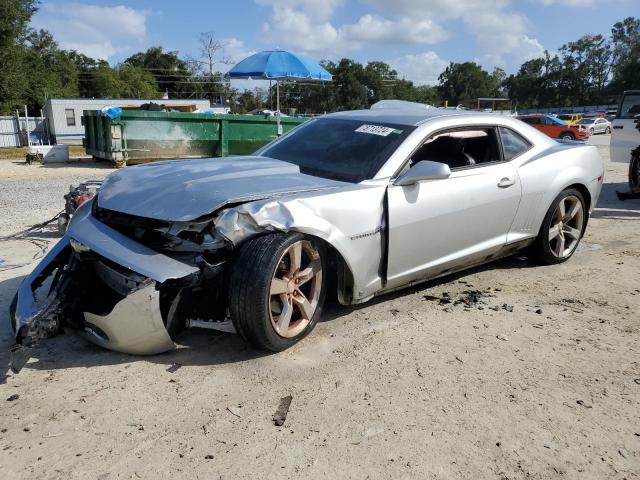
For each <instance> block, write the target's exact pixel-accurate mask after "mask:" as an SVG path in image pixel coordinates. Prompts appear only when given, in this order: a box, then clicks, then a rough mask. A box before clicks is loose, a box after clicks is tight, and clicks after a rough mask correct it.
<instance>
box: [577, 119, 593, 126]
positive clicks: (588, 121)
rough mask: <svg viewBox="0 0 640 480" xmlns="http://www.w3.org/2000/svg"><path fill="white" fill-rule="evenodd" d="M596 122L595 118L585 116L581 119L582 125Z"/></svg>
mask: <svg viewBox="0 0 640 480" xmlns="http://www.w3.org/2000/svg"><path fill="white" fill-rule="evenodd" d="M593 122H594V119H593V118H583V119H582V120H580V122H578V123H580V125H591V124H592V123H593Z"/></svg>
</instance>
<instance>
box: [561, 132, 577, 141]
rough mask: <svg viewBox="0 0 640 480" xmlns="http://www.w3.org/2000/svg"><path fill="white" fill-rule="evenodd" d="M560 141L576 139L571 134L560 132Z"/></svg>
mask: <svg viewBox="0 0 640 480" xmlns="http://www.w3.org/2000/svg"><path fill="white" fill-rule="evenodd" d="M560 139H561V140H575V139H576V137H575V136H574V135H573V133H571V132H562V134H560Z"/></svg>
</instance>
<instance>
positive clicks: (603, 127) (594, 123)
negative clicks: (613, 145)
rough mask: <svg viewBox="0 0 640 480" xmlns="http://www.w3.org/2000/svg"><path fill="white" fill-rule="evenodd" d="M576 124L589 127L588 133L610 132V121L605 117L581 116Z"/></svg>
mask: <svg viewBox="0 0 640 480" xmlns="http://www.w3.org/2000/svg"><path fill="white" fill-rule="evenodd" d="M576 125H580V126H581V127H583V128H587V129H589V134H590V135H595V134H596V133H606V134H607V135H608V134H610V133H611V122H610V121H609V120H607V119H606V118H582V120H580V121H579V122H578V123H577V124H576Z"/></svg>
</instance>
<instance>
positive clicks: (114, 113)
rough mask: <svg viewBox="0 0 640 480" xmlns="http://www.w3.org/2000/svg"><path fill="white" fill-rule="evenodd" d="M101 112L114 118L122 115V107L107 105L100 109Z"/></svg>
mask: <svg viewBox="0 0 640 480" xmlns="http://www.w3.org/2000/svg"><path fill="white" fill-rule="evenodd" d="M100 113H102V115H103V116H105V117H109V118H110V119H111V120H114V119H116V118H118V117H119V116H120V115H122V109H121V108H120V107H113V106H106V107H102V108H101V109H100Z"/></svg>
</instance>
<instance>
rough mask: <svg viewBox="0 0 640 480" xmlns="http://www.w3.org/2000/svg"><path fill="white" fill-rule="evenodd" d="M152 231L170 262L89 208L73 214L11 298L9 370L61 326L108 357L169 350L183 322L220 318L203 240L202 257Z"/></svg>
mask: <svg viewBox="0 0 640 480" xmlns="http://www.w3.org/2000/svg"><path fill="white" fill-rule="evenodd" d="M94 210H95V209H94ZM94 213H95V212H94ZM114 227H115V228H114ZM157 227H158V228H157V229H156V230H153V235H154V238H153V239H152V240H153V241H160V239H161V238H164V241H166V242H168V243H167V244H166V245H165V247H167V248H169V247H170V249H171V252H172V253H171V255H167V254H165V253H163V252H162V251H161V250H159V249H157V248H151V247H150V246H147V244H146V243H149V242H151V240H149V239H148V238H144V242H145V243H142V242H141V241H137V240H136V239H135V235H133V236H134V238H131V236H128V235H125V233H127V234H129V233H131V232H124V233H123V232H121V231H119V230H118V225H117V223H113V222H111V221H108V222H104V221H100V220H99V219H98V218H97V215H93V214H92V212H91V202H88V203H87V204H85V205H83V206H82V207H80V208H79V209H78V211H77V212H76V214H75V215H74V218H73V220H72V222H71V224H70V226H69V229H68V231H67V233H66V234H65V236H64V237H63V238H62V239H61V240H60V241H59V242H58V243H57V244H56V245H55V246H54V247H53V248H52V249H51V251H50V252H49V253H48V254H47V255H46V256H45V257H44V259H43V260H42V261H41V262H40V264H39V265H38V266H37V267H36V268H35V269H34V270H33V272H32V273H31V274H30V275H28V276H27V277H26V278H25V279H24V280H23V282H22V283H21V285H20V287H19V289H18V292H17V293H16V296H15V298H14V301H13V303H12V306H11V321H12V326H13V329H14V332H15V338H16V344H15V345H14V347H13V348H12V351H11V357H10V362H11V364H10V367H11V369H12V371H14V372H16V373H17V372H18V371H20V369H21V368H22V367H23V366H24V365H25V363H26V362H27V361H28V359H29V358H30V356H31V351H32V349H33V347H34V346H36V345H37V344H38V343H39V342H40V341H41V340H43V339H45V338H47V337H51V336H53V335H55V334H56V333H58V332H60V331H61V329H62V328H63V327H66V328H70V329H73V330H75V331H77V332H79V333H80V335H81V336H83V337H85V338H86V339H88V340H90V341H91V342H93V343H96V344H98V345H100V346H102V347H105V348H108V349H111V350H115V351H119V352H123V353H129V354H143V355H150V354H156V353H160V352H164V351H167V350H170V349H172V348H173V347H174V343H173V339H172V337H174V336H175V335H176V334H177V333H178V331H179V330H180V329H181V327H184V325H185V321H186V319H187V318H224V316H225V312H224V311H221V309H224V308H226V307H225V306H224V302H221V301H217V300H219V299H222V297H223V296H224V285H223V283H222V275H221V274H222V272H223V269H224V265H225V261H217V262H216V261H214V260H215V259H214V257H212V256H209V257H208V258H205V256H203V254H202V248H203V247H202V243H203V241H204V239H202V238H198V240H199V241H200V243H199V245H200V250H201V251H199V252H198V251H196V252H195V253H194V251H193V250H197V249H194V248H191V247H193V245H191V240H190V239H185V240H184V242H182V241H180V237H177V236H176V237H172V235H171V234H170V233H168V231H167V229H164V228H162V226H157ZM133 228H134V229H135V228H140V227H133ZM169 228H170V227H169ZM194 228H195V227H194ZM184 230H185V231H186V232H187V234H188V235H192V234H195V233H193V232H190V231H189V228H188V226H187V227H185V228H184ZM192 230H193V228H192ZM196 230H197V228H196ZM140 231H141V232H142V231H144V232H145V234H149V232H151V230H144V229H140ZM200 234H201V233H200ZM171 238H174V240H173V243H171ZM211 242H213V243H215V241H214V239H210V242H209V243H207V242H206V241H205V242H204V245H205V246H206V247H212V246H213V244H212V243H211ZM151 243H153V242H151ZM182 243H184V245H182V247H183V249H182V250H181V248H180V246H181V244H182ZM221 245H223V243H222V244H215V246H216V247H220V246H221ZM154 246H157V245H154ZM184 250H190V251H189V252H187V251H184ZM207 251H208V250H207ZM196 307H197V308H196ZM205 310H206V311H205Z"/></svg>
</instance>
